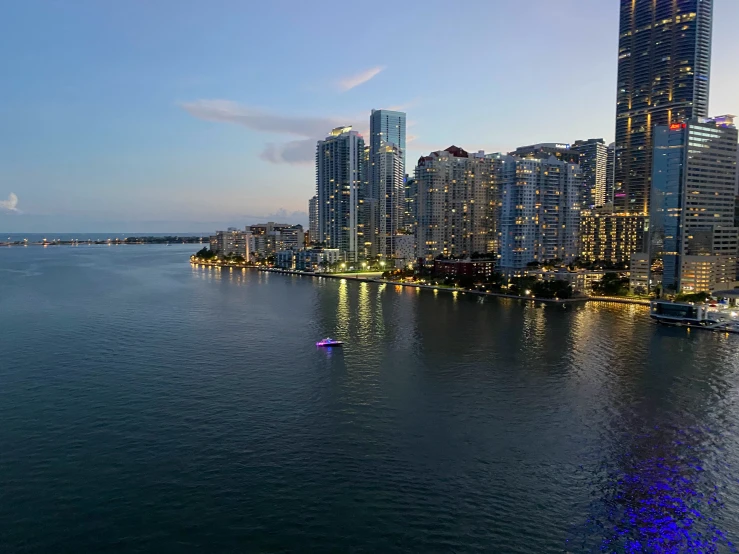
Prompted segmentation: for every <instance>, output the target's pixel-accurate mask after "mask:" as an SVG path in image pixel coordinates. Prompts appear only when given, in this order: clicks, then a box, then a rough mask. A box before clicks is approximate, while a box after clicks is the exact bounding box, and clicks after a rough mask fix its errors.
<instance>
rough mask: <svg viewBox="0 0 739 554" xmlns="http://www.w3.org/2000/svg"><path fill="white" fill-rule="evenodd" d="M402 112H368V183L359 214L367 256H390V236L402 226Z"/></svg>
mask: <svg viewBox="0 0 739 554" xmlns="http://www.w3.org/2000/svg"><path fill="white" fill-rule="evenodd" d="M405 129H406V115H405V113H403V112H398V111H393V110H372V113H371V115H370V144H369V159H368V163H369V179H368V181H369V183H368V187H367V194H366V198H365V199H364V201H363V202H366V203H367V207H366V209H365V212H366V213H367V216H366V217H363V219H364V220H365V221H364V225H365V226H366V228H365V231H364V232H365V242H366V243H368V244H369V245H370V253H369V254H370V255H371V256H376V255H379V256H382V257H386V258H392V257H393V255H394V252H395V246H394V238H395V236H397V235H398V233H399V232H400V231H402V229H403V213H404V212H405V188H404V179H403V176H404V175H405Z"/></svg>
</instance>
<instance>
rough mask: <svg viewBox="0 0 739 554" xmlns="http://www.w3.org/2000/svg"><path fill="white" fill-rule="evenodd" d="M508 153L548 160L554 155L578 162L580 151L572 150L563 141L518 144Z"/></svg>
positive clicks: (557, 157)
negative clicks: (526, 144) (527, 144)
mask: <svg viewBox="0 0 739 554" xmlns="http://www.w3.org/2000/svg"><path fill="white" fill-rule="evenodd" d="M510 155H511V156H517V157H519V158H534V159H537V160H548V159H549V158H552V157H554V158H556V159H557V160H559V161H561V162H568V163H574V164H576V163H580V152H578V151H576V150H573V149H572V146H571V145H570V144H568V143H564V142H542V143H539V144H531V145H529V146H519V147H518V148H516V149H515V150H514V151H513V152H511V153H510Z"/></svg>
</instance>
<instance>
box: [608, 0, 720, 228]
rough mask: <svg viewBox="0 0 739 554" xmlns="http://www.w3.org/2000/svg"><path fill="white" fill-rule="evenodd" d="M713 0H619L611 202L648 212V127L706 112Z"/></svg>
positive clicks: (623, 208) (622, 209)
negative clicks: (614, 151) (613, 182)
mask: <svg viewBox="0 0 739 554" xmlns="http://www.w3.org/2000/svg"><path fill="white" fill-rule="evenodd" d="M712 12H713V0H621V17H620V31H619V50H618V90H617V103H616V179H615V191H614V206H615V209H616V211H618V212H622V213H627V212H628V213H644V214H646V213H648V212H649V201H650V189H651V177H652V154H653V144H654V128H655V126H657V125H670V124H671V123H679V122H683V121H687V120H689V119H691V118H694V117H705V116H706V115H707V114H708V84H709V77H710V70H711V32H712Z"/></svg>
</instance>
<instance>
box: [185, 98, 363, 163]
mask: <svg viewBox="0 0 739 554" xmlns="http://www.w3.org/2000/svg"><path fill="white" fill-rule="evenodd" d="M180 106H181V107H182V109H184V110H185V111H186V112H187V113H189V114H190V115H192V116H193V117H197V118H198V119H204V120H206V121H217V122H222V123H234V124H236V125H242V126H243V127H246V128H247V129H251V130H253V131H259V132H263V133H274V134H281V135H291V136H294V137H301V138H300V139H299V140H293V141H290V142H286V143H283V144H277V143H273V142H270V143H267V144H266V145H265V147H264V150H263V151H262V152H261V153H260V154H259V157H260V158H261V159H262V160H265V161H267V162H270V163H275V164H280V163H287V164H306V163H312V162H313V161H314V160H315V155H316V141H317V140H319V139H322V138H324V137H325V136H326V135H328V133H329V132H330V131H331V129H333V128H334V127H343V126H345V125H347V124H348V123H347V120H345V119H344V120H342V119H338V118H333V117H306V116H293V115H280V114H275V113H270V112H267V111H265V110H260V109H257V108H250V107H248V106H243V105H241V104H238V103H236V102H231V101H229V100H195V101H193V102H186V103H183V104H181V105H180Z"/></svg>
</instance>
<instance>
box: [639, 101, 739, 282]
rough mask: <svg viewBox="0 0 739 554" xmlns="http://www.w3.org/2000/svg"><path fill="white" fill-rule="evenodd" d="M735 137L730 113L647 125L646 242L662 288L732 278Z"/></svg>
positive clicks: (736, 239)
mask: <svg viewBox="0 0 739 554" xmlns="http://www.w3.org/2000/svg"><path fill="white" fill-rule="evenodd" d="M738 139H739V132H737V129H736V127H735V126H734V116H731V115H726V116H721V117H714V118H712V119H708V118H697V119H692V120H690V121H688V122H687V123H674V124H672V125H670V126H660V127H658V128H657V129H655V141H654V172H653V179H654V186H653V187H652V188H653V190H652V206H651V214H650V218H649V219H650V230H651V234H652V240H651V241H650V246H651V247H652V253H653V254H661V257H662V260H663V265H664V274H663V278H662V285H663V287H664V289H665V290H670V291H673V292H682V291H684V292H702V291H713V290H715V288H716V287H717V286H719V287H720V288H730V287H731V283H732V282H733V281H734V280H735V278H736V262H737V248H738V246H739V229H737V228H736V227H735V226H734V208H735V202H736V196H735V190H736V189H735V187H736V184H735V183H736V175H737V140H738Z"/></svg>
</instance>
